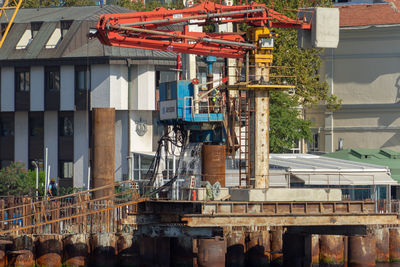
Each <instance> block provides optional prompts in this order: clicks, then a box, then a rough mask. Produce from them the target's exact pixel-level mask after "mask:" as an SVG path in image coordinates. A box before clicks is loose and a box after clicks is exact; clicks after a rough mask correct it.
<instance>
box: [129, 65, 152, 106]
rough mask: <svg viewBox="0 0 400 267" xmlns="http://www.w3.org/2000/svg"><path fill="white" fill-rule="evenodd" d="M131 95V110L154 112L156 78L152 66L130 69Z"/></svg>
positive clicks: (138, 66) (139, 66)
mask: <svg viewBox="0 0 400 267" xmlns="http://www.w3.org/2000/svg"><path fill="white" fill-rule="evenodd" d="M131 75H132V77H131V78H132V81H133V83H132V87H133V88H132V89H133V94H131V96H130V97H131V99H130V100H131V101H130V103H132V107H130V109H133V110H155V90H156V80H155V79H156V78H155V68H154V65H137V66H133V67H132V73H131Z"/></svg>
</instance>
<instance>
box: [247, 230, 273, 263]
mask: <svg viewBox="0 0 400 267" xmlns="http://www.w3.org/2000/svg"><path fill="white" fill-rule="evenodd" d="M247 240H248V242H246V266H254V267H256V266H266V265H268V263H269V259H268V257H267V255H266V252H267V251H268V252H269V251H270V242H269V241H270V240H269V232H268V231H257V232H250V233H248V238H247Z"/></svg>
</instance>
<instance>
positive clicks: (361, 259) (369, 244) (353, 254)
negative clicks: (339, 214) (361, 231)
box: [349, 235, 376, 267]
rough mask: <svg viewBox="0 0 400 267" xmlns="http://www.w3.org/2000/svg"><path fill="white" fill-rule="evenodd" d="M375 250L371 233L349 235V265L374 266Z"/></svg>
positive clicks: (357, 266)
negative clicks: (366, 234)
mask: <svg viewBox="0 0 400 267" xmlns="http://www.w3.org/2000/svg"><path fill="white" fill-rule="evenodd" d="M375 252H376V250H375V237H374V236H373V235H368V236H350V237H349V267H373V266H375V265H376V264H375Z"/></svg>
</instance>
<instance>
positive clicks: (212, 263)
mask: <svg viewBox="0 0 400 267" xmlns="http://www.w3.org/2000/svg"><path fill="white" fill-rule="evenodd" d="M225 252H226V245H225V240H224V239H222V238H218V237H216V238H202V239H198V240H197V263H198V266H199V267H225Z"/></svg>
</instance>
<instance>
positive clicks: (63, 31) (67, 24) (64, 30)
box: [60, 20, 72, 39]
mask: <svg viewBox="0 0 400 267" xmlns="http://www.w3.org/2000/svg"><path fill="white" fill-rule="evenodd" d="M60 24H61V39H62V38H64V37H65V35H66V34H67V32H68V30H69V28H70V27H71V24H72V20H62V21H61V23H60Z"/></svg>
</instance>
